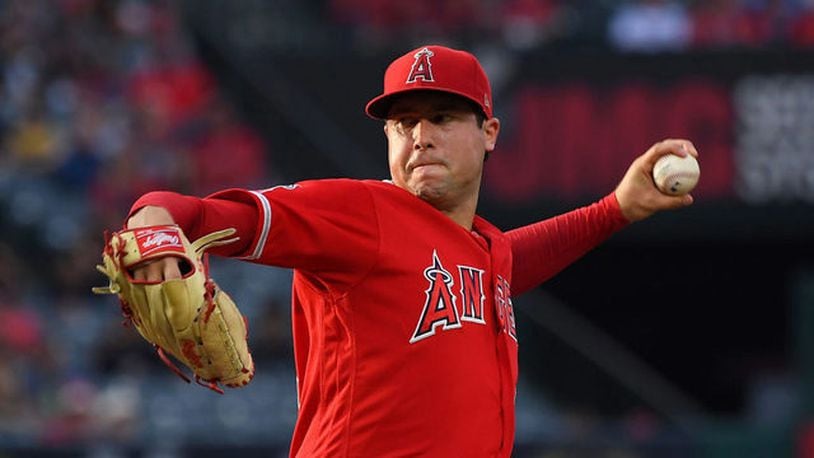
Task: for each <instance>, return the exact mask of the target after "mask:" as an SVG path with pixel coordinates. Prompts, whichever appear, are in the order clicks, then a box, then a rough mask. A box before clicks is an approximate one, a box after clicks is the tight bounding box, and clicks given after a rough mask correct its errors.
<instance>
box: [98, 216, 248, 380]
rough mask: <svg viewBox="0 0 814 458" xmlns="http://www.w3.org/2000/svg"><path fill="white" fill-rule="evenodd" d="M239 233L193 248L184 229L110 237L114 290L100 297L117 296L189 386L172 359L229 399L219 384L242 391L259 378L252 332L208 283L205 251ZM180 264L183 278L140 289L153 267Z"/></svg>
mask: <svg viewBox="0 0 814 458" xmlns="http://www.w3.org/2000/svg"><path fill="white" fill-rule="evenodd" d="M234 233H235V230H234V229H224V230H222V231H217V232H213V233H211V234H208V235H205V236H203V237H201V238H199V239H198V240H195V241H194V242H192V243H190V242H189V241H188V240H187V238H186V236H185V235H184V233H183V231H181V229H180V228H179V227H178V226H148V227H140V228H136V229H129V230H123V231H119V232H115V233H113V234H112V235H109V236H108V235H107V234H106V237H105V248H104V250H103V252H102V261H103V264H102V265H98V266H96V268H97V269H98V270H99V271H100V272H102V273H103V274H105V275H106V276H107V277H108V279H109V281H110V283H109V285H108V286H105V287H98V288H93V292H94V293H96V294H116V295H117V296H118V297H119V300H120V302H121V306H122V313H123V314H124V316H125V317H126V318H127V320H128V321H129V322H130V323H132V324H133V325H134V326H135V328H136V329H137V330H138V332H139V334H141V336H142V337H144V339H145V340H147V341H148V342H150V343H151V344H152V345H153V346H154V347H155V349H156V352H157V353H158V355H159V357H160V358H161V359H162V360H163V361H164V362H165V363H166V364H167V365H168V366H169V367H170V368H171V369H172V370H173V371H174V372H175V373H176V374H178V375H179V376H180V377H181V378H183V379H184V380H186V381H187V382H190V378H189V377H187V376H186V375H184V373H183V372H181V371H180V370H179V369H178V367H177V366H176V365H175V364H173V363H172V362H171V361H170V359H169V358H168V357H167V353H169V354H170V355H172V356H173V357H174V358H175V359H176V360H178V361H180V362H182V363H183V364H184V365H185V366H187V367H188V368H189V369H191V370H192V372H193V373H194V378H195V381H197V382H198V383H200V384H202V385H204V386H207V387H209V388H211V389H212V390H214V391H217V392H218V393H223V390H221V389H220V387H219V384H223V385H225V386H228V387H240V386H244V385H246V384H248V383H249V381H250V380H251V379H252V377H253V376H254V362H253V361H252V356H251V353H249V347H248V342H247V337H248V325H247V323H246V320H245V318H244V317H243V315H242V314H241V313H240V311H239V310H238V308H237V306H236V305H235V303H234V302H233V301H232V299H231V298H230V297H229V296H228V295H227V294H226V293H225V292H224V291H222V290H221V289H220V288H218V286H217V285H216V284H215V282H214V281H213V280H212V279H211V278H209V271H208V266H207V263H206V255H205V253H204V252H205V251H206V250H207V249H208V248H211V247H213V246H217V245H224V244H227V243H232V242H234V241H236V240H237V237H235V238H227V237H230V236H232V235H233V234H234ZM166 256H175V257H178V258H180V259H181V260H183V261H184V262H185V269H183V278H180V279H172V280H164V281H160V282H145V281H136V280H135V279H133V277H132V275H131V272H132V270H133V269H136V268H138V267H139V266H140V265H143V264H145V263H147V262H149V261H153V260H156V259H160V258H163V257H166Z"/></svg>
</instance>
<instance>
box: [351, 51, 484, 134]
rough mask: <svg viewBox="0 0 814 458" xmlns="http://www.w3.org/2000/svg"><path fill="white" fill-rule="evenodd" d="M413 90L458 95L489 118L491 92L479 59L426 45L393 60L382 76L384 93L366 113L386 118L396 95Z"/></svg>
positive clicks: (369, 103) (368, 107)
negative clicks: (473, 104) (470, 102)
mask: <svg viewBox="0 0 814 458" xmlns="http://www.w3.org/2000/svg"><path fill="white" fill-rule="evenodd" d="M413 91H439V92H446V93H450V94H455V95H459V96H461V97H464V98H466V99H468V100H470V101H472V102H474V103H475V105H476V106H477V107H478V108H480V110H481V111H483V114H484V115H485V116H486V117H487V118H491V117H492V89H491V87H490V85H489V78H488V77H487V76H486V72H485V71H484V70H483V67H482V66H481V64H480V62H478V59H477V58H476V57H475V56H474V55H472V54H471V53H469V52H466V51H460V50H456V49H452V48H448V47H445V46H438V45H428V46H421V47H419V48H416V49H413V50H412V51H410V52H408V53H406V54H404V55H402V56H401V57H399V58H397V59H396V60H394V61H393V62H392V63H391V64H390V65H389V66H388V67H387V71H385V73H384V91H383V92H382V94H381V95H379V96H377V97H374V98H373V99H371V100H370V101H369V102H368V103H367V105H366V106H365V113H367V115H368V116H370V117H371V118H374V119H386V118H387V114H388V111H389V110H390V105H391V104H392V103H393V100H394V98H395V96H397V95H400V94H405V93H409V92H413Z"/></svg>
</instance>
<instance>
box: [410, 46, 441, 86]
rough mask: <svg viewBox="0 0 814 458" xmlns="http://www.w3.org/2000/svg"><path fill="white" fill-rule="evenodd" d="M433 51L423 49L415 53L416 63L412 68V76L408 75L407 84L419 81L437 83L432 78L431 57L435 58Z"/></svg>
mask: <svg viewBox="0 0 814 458" xmlns="http://www.w3.org/2000/svg"><path fill="white" fill-rule="evenodd" d="M434 55H435V54H433V52H432V51H430V50H429V49H427V48H424V49H422V50H421V51H418V52H417V53H415V55H414V56H413V57H415V62H413V66H412V68H410V74H409V75H407V83H415V82H416V81H418V80H419V79H420V80H422V81H435V80H434V79H433V77H432V64H431V63H430V57H432V56H434Z"/></svg>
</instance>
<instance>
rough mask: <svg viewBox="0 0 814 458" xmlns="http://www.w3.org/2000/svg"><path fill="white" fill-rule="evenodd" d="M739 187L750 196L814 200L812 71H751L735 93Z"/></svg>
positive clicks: (753, 199)
mask: <svg viewBox="0 0 814 458" xmlns="http://www.w3.org/2000/svg"><path fill="white" fill-rule="evenodd" d="M733 106H734V109H735V119H736V126H737V127H736V130H735V159H736V163H735V178H736V179H735V183H736V184H735V191H736V192H737V193H738V195H739V196H740V197H741V198H743V199H744V200H745V201H747V202H752V203H766V202H770V201H800V200H802V201H806V202H814V154H812V151H814V110H812V107H814V76H811V75H805V76H802V75H773V76H752V77H748V78H744V79H742V80H740V81H739V82H738V83H737V85H736V86H735V90H734V93H733Z"/></svg>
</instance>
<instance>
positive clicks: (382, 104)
mask: <svg viewBox="0 0 814 458" xmlns="http://www.w3.org/2000/svg"><path fill="white" fill-rule="evenodd" d="M417 91H432V92H444V93H447V94H455V95H459V96H461V97H463V98H465V99H466V100H469V101H471V102H473V103H474V104H475V106H477V107H478V108H479V109H480V110H481V112H482V113H483V114H484V115H485V116H487V117H488V113H487V112H486V111H485V110H484V109H483V106H481V104H480V102H478V101H477V100H475V99H473V98H472V97H470V96H468V95H467V94H464V93H463V92H461V91H456V90H453V89H448V88H444V87H438V86H433V87H427V86H416V87H411V88H405V89H401V90H399V91H395V92H391V93H389V94H382V95H380V96H378V97H375V98H373V99H372V100H371V101H370V102H368V103H367V105H366V106H365V113H367V115H368V116H370V117H371V118H373V119H379V120H385V119H387V114H388V113H389V112H390V106H391V105H392V104H393V101H394V100H395V99H396V98H397V97H398V96H400V95H403V94H407V93H410V92H417Z"/></svg>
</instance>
